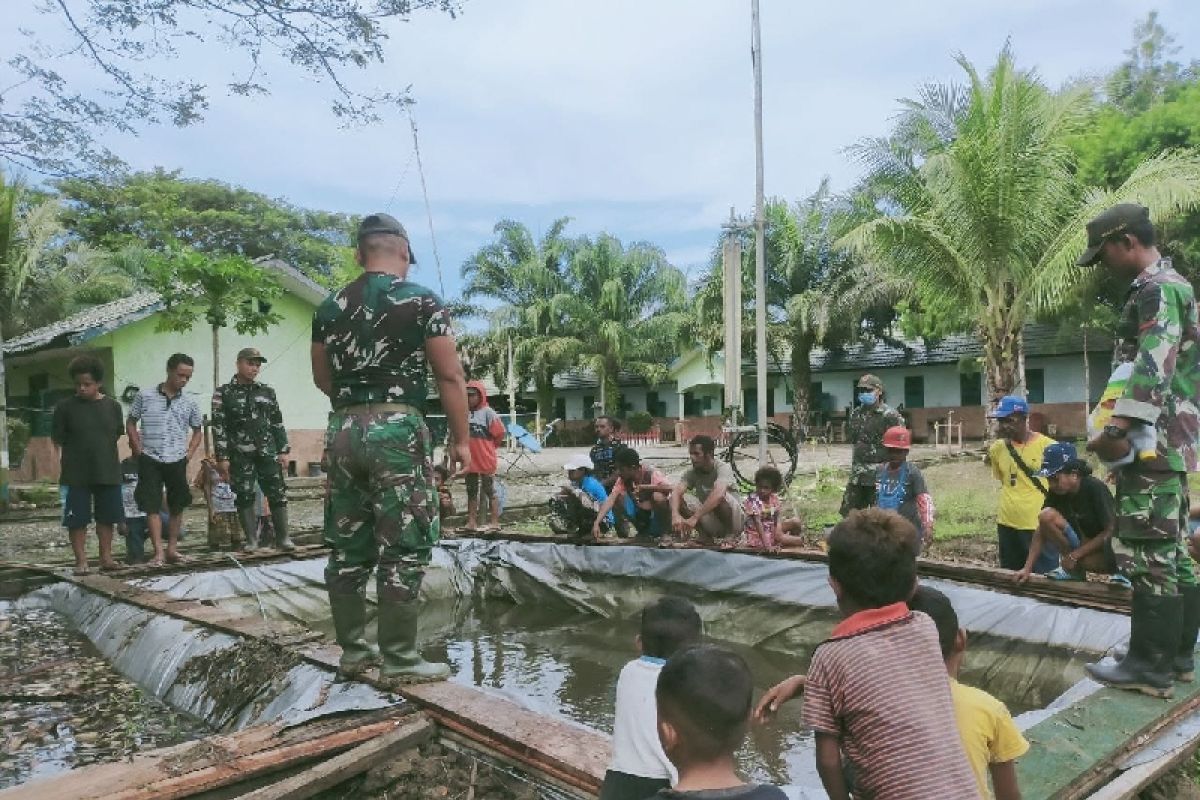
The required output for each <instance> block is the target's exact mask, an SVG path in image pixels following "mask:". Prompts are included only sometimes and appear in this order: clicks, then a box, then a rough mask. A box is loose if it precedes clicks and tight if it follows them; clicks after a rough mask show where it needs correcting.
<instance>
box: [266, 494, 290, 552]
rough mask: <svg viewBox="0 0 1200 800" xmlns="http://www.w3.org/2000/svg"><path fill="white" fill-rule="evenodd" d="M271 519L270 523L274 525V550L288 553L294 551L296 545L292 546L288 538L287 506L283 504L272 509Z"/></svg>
mask: <svg viewBox="0 0 1200 800" xmlns="http://www.w3.org/2000/svg"><path fill="white" fill-rule="evenodd" d="M271 517H272V522H274V524H275V549H276V550H283V551H285V552H288V553H290V552H291V551H293V550H295V549H296V545H294V544H292V539H291V537H290V536H288V510H287V504H286V503H285V504H283V505H281V506H279V507H278V508H272V509H271Z"/></svg>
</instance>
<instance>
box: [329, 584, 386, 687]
mask: <svg viewBox="0 0 1200 800" xmlns="http://www.w3.org/2000/svg"><path fill="white" fill-rule="evenodd" d="M329 610H330V611H331V612H333V630H334V634H335V636H336V637H337V643H338V645H339V646H340V647H341V648H342V657H341V659H340V660H339V661H338V679H339V680H343V681H346V680H354V679H356V678H359V677H361V676H362V675H363V674H364V673H365V672H367V671H368V670H370V669H371V668H372V667H377V666H379V653H378V652H376V650H375V649H374V648H373V647H371V645H369V644H367V638H366V629H367V601H366V599H365V598H364V597H363V596H362V595H361V594H358V593H354V594H341V593H338V594H335V593H333V592H330V593H329Z"/></svg>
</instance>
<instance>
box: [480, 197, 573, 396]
mask: <svg viewBox="0 0 1200 800" xmlns="http://www.w3.org/2000/svg"><path fill="white" fill-rule="evenodd" d="M569 222H570V219H569V218H568V217H560V218H559V219H557V220H555V221H554V222H553V223H552V224H551V225H550V228H549V229H548V230H547V231H546V233H545V234H544V235H543V236H542V237H541V239H536V238H535V237H534V235H533V234H532V233H531V232H530V231H529V229H528V228H527V227H525V226H524V225H522V224H521V223H519V222H515V221H513V220H501V221H500V222H498V223H496V227H495V228H494V230H493V233H494V238H493V240H492V241H491V242H489V243H488V244H486V245H484V246H483V247H481V248H480V249H479V250H478V251H477V252H476V253H475V254H474V255H472V256H471V257H470V258H469V259H467V261H466V262H465V263H464V264H463V267H462V276H463V280H464V281H465V286H464V288H463V298H464V299H465V300H468V301H469V300H477V299H486V300H491V301H493V302H495V303H497V305H495V306H494V307H492V308H491V310H490V311H483V310H477V315H486V316H487V317H488V323H489V324H488V332H487V334H485V335H484V336H482V337H475V339H476V341H474V343H473V345H472V352H473V354H475V355H476V356H477V357H476V358H475V359H473V360H474V364H473V367H474V369H473V371H474V372H475V376H476V377H479V373H480V372H481V370H480V366H481V365H483V364H488V365H490V366H491V367H492V374H493V377H494V378H495V379H496V380H497V381H504V380H506V377H507V375H508V361H507V359H508V355H507V354H508V343H509V341H510V340H511V341H512V344H513V371H514V372H515V373H516V376H517V378H518V380H519V381H520V382H521V383H522V384H524V383H525V382H527V381H532V383H533V386H534V393H535V395H536V397H537V404H538V413H539V414H541V416H542V417H543V418H544V419H549V418H550V415H551V414H552V413H553V404H554V383H553V381H554V375H555V374H556V373H558V372H561V371H562V370H563V369H565V368H567V367H568V366H570V365H571V364H573V363H574V360H575V358H576V356H577V355H578V353H579V352H580V350H581V342H580V338H579V336H580V335H581V333H582V332H581V331H580V330H579V329H578V328H575V327H573V326H572V325H570V324H569V320H567V318H566V317H565V315H564V311H563V309H562V300H561V298H563V297H564V296H566V295H568V294H569V293H570V286H569V281H570V277H571V276H570V274H569V271H568V262H569V260H570V258H571V252H572V248H573V246H574V243H573V242H572V241H571V240H570V239H568V238H567V237H566V236H565V235H564V231H565V230H566V227H567V225H568V223H569Z"/></svg>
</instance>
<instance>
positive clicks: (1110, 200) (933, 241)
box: [841, 46, 1200, 395]
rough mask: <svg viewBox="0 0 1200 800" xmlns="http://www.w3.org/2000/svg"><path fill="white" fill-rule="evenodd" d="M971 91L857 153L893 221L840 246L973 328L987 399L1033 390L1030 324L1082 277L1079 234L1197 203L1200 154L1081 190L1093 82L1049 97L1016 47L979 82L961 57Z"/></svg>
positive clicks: (941, 96) (948, 91)
mask: <svg viewBox="0 0 1200 800" xmlns="http://www.w3.org/2000/svg"><path fill="white" fill-rule="evenodd" d="M958 63H959V65H960V66H961V67H962V68H963V70H964V71H965V72H966V74H967V78H968V84H967V86H966V87H965V88H963V89H962V90H959V89H957V88H955V87H945V86H932V87H926V88H925V89H924V90H923V91H922V93H921V96H920V98H919V99H918V100H915V101H909V102H908V103H906V107H907V110H906V112H905V114H904V116H903V117H902V118H901V122H900V124H899V126H898V130H897V134H898V136H897V137H894V138H893V139H892V140H890V141H883V142H880V141H875V142H866V143H864V144H861V145H859V146H858V148H856V152H857V154H858V156H859V157H860V158H861V159H862V160H863V161H864V162H865V163H866V164H867V165H868V166H869V167H870V168H871V178H870V180H871V182H873V184H874V185H875V186H877V187H881V192H880V198H879V199H880V204H879V205H880V207H881V208H882V209H883V210H884V213H883V214H882V215H881V216H879V217H877V218H876V219H873V220H871V221H869V222H865V223H863V224H862V225H859V226H858V227H856V228H855V229H854V230H852V231H851V232H850V233H848V234H847V235H846V236H845V237H843V239H842V240H841V241H842V243H844V244H846V245H848V246H849V247H851V248H852V249H853V250H854V251H855V252H856V253H858V254H860V255H861V256H864V257H865V258H866V259H867V261H868V268H867V269H865V270H862V271H860V273H859V276H858V285H860V286H864V287H870V286H871V277H870V276H871V275H872V273H873V274H874V275H875V276H877V277H880V278H885V279H886V280H888V281H891V282H892V283H893V285H895V284H896V283H897V282H898V283H899V284H900V285H905V284H907V285H908V286H909V287H910V288H911V290H912V291H913V292H914V293H915V296H916V297H917V298H918V299H919V300H920V301H921V302H923V303H924V304H925V305H926V306H927V307H929V308H932V309H933V310H934V311H936V312H937V313H938V314H940V315H942V316H943V318H949V319H952V320H955V321H956V322H957V323H958V324H959V325H961V326H962V327H963V328H965V329H968V330H970V329H973V330H974V331H975V332H976V333H977V334H978V335H979V337H980V339H981V340H982V343H983V349H984V364H985V369H986V376H987V380H988V387H989V391H990V392H991V393H992V394H993V395H995V394H1008V393H1011V392H1013V391H1014V390H1016V389H1018V387H1022V386H1023V383H1024V368H1023V364H1024V359H1023V351H1022V346H1021V329H1022V326H1023V325H1024V324H1025V323H1026V322H1028V321H1030V320H1031V319H1032V318H1033V317H1034V315H1035V314H1036V313H1038V312H1040V311H1047V310H1052V309H1054V308H1056V307H1057V306H1059V305H1061V304H1062V303H1063V302H1064V299H1065V298H1066V297H1067V296H1068V290H1069V289H1071V288H1072V287H1073V286H1075V285H1076V284H1077V283H1078V282H1079V281H1080V280H1081V279H1082V277H1083V275H1084V273H1083V271H1081V270H1079V269H1077V268H1076V267H1075V266H1074V262H1075V258H1076V257H1077V255H1078V254H1079V253H1080V252H1082V251H1083V249H1084V245H1085V233H1084V225H1085V223H1086V222H1087V221H1088V220H1089V219H1091V218H1092V217H1093V216H1095V215H1096V214H1098V213H1099V212H1100V211H1102V210H1103V209H1104V208H1106V207H1108V206H1110V205H1112V204H1114V203H1117V202H1125V201H1136V202H1140V203H1143V204H1144V205H1147V206H1149V207H1150V208H1151V209H1152V211H1153V213H1154V215H1155V221H1156V222H1161V221H1163V220H1165V219H1167V218H1170V217H1172V216H1175V215H1177V214H1179V213H1180V212H1181V211H1183V210H1186V209H1191V208H1195V207H1196V206H1197V204H1198V203H1200V156H1198V155H1197V154H1196V153H1194V152H1193V153H1164V154H1162V155H1160V156H1158V157H1156V158H1152V159H1149V160H1147V161H1146V162H1145V163H1143V164H1142V165H1141V166H1139V167H1138V168H1137V169H1135V170H1134V171H1133V174H1132V175H1130V177H1129V179H1128V180H1127V181H1126V182H1125V183H1124V184H1122V185H1121V186H1120V187H1118V188H1117V189H1114V190H1112V191H1105V190H1102V189H1095V188H1087V187H1084V186H1082V185H1080V183H1079V181H1078V180H1077V178H1076V177H1075V173H1074V160H1073V155H1072V152H1071V149H1070V147H1069V141H1068V140H1069V137H1070V135H1071V134H1072V133H1074V132H1076V131H1077V130H1079V128H1080V126H1081V125H1082V124H1084V123H1085V122H1086V118H1087V112H1088V110H1089V109H1090V107H1091V104H1092V102H1093V100H1092V95H1091V94H1090V93H1089V92H1088V90H1087V89H1086V87H1080V86H1075V87H1071V88H1067V89H1064V90H1062V91H1060V92H1051V91H1049V90H1048V89H1047V88H1046V87H1045V86H1044V85H1043V84H1042V83H1041V81H1040V80H1039V79H1038V77H1037V76H1036V75H1035V74H1034V73H1032V72H1026V71H1021V70H1018V69H1017V68H1016V66H1015V65H1014V63H1013V58H1012V54H1011V52H1010V50H1009V48H1008V47H1007V46H1005V48H1004V49H1003V50H1002V51H1001V52H1000V56H999V58H998V59H997V61H996V65H995V66H994V67H993V68H992V69H991V71H990V72H989V73H988V74H987V75H986V76H981V75H980V74H979V73H978V72H977V71H976V69H975V68H974V67H973V66H972V65H971V64H970V63H969V62H968V61H967V60H966V59H965V58H964V57H962V56H959V58H958Z"/></svg>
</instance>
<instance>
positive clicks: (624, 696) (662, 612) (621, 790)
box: [600, 597, 701, 800]
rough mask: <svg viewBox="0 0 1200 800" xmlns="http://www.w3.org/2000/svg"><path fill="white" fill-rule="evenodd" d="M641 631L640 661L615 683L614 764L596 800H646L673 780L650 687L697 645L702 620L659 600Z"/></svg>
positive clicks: (680, 602) (678, 602) (674, 602)
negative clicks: (678, 654) (677, 655)
mask: <svg viewBox="0 0 1200 800" xmlns="http://www.w3.org/2000/svg"><path fill="white" fill-rule="evenodd" d="M641 631H642V632H641V633H640V634H639V635H638V636H637V637H636V638H635V639H634V646H635V647H637V649H638V652H639V653H640V656H639V657H638V658H636V659H634V660H633V661H630V662H629V663H628V664H626V665H625V667H624V668H623V669H622V670H621V677H619V678H617V715H616V720H615V721H614V722H613V760H612V764H611V765H610V766H609V768H608V772H606V773H605V774H604V783H603V784H602V785H601V787H600V800H644V798H647V797H649V796H650V795H652V794H654V793H655V792H657V791H658V790H659V789H663V788H666V787H668V786H670V785H671V784H672V783H674V782H675V779H676V777H677V774H676V772H675V768H674V767H673V766H672V765H671V762H670V761H669V760H668V759H667V755H666V753H664V752H663V748H662V744H660V743H659V741H658V711H657V705H656V703H655V701H654V687H655V686H656V685H657V683H658V675H659V673H660V672H661V671H662V668H663V664H665V663H666V661H667V659H668V658H670V657H671V656H672V655H674V654H675V653H676V652H677V651H678V650H680V649H682V648H684V647H687V646H689V645H693V644H696V643H697V642H699V641H700V633H701V622H700V615H699V614H697V613H696V609H695V607H694V606H692V604H691V603H689V602H688V601H687V600H684V599H683V598H682V597H660V598H659V599H658V600H656V601H655V602H653V603H651V604H650V605H648V606H646V608H644V609H643V610H642V627H641Z"/></svg>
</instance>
